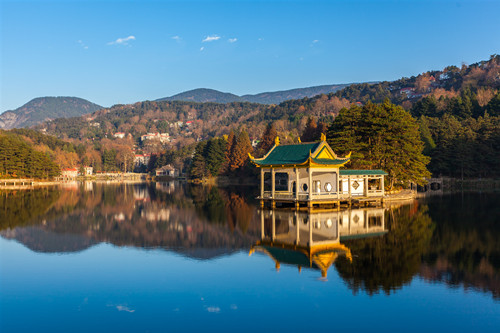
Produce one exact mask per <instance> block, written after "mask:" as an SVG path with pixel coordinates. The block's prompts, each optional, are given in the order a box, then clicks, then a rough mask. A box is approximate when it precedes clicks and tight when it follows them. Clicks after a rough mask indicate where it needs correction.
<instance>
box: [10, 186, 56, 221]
mask: <svg viewBox="0 0 500 333" xmlns="http://www.w3.org/2000/svg"><path fill="white" fill-rule="evenodd" d="M60 195H61V191H60V190H58V189H57V188H54V187H46V188H41V189H36V190H25V191H0V230H4V229H13V228H15V227H19V226H27V225H31V224H36V223H38V220H37V217H39V216H41V215H43V214H45V213H46V212H47V210H48V209H49V208H50V207H52V206H53V205H54V204H55V203H56V202H57V201H58V199H59V197H60Z"/></svg>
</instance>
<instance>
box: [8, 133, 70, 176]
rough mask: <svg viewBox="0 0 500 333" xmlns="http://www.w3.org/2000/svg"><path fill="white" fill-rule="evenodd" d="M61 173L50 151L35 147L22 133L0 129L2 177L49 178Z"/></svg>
mask: <svg viewBox="0 0 500 333" xmlns="http://www.w3.org/2000/svg"><path fill="white" fill-rule="evenodd" d="M59 173H60V170H59V165H57V164H56V163H55V162H54V161H53V156H51V154H50V153H49V152H43V151H40V150H37V149H35V148H34V147H33V145H32V144H30V143H29V142H27V141H26V139H25V138H24V137H23V136H21V135H17V134H15V133H9V132H4V131H0V178H12V177H14V178H37V179H49V178H52V177H56V176H58V175H59Z"/></svg>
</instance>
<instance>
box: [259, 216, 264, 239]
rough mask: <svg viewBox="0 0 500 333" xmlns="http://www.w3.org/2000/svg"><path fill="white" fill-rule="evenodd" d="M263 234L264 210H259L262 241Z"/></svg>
mask: <svg viewBox="0 0 500 333" xmlns="http://www.w3.org/2000/svg"><path fill="white" fill-rule="evenodd" d="M264 237H265V233H264V210H263V209H261V210H260V238H261V239H264Z"/></svg>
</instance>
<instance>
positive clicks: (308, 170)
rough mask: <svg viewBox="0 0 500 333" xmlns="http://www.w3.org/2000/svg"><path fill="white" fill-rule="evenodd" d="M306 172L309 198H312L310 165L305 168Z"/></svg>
mask: <svg viewBox="0 0 500 333" xmlns="http://www.w3.org/2000/svg"><path fill="white" fill-rule="evenodd" d="M307 173H308V175H309V185H308V190H309V200H311V199H312V170H311V167H310V166H309V168H307Z"/></svg>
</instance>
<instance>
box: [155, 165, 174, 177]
mask: <svg viewBox="0 0 500 333" xmlns="http://www.w3.org/2000/svg"><path fill="white" fill-rule="evenodd" d="M156 176H167V177H177V176H179V172H178V171H177V169H175V168H174V167H173V166H172V165H170V164H167V165H164V166H162V167H161V168H158V169H156Z"/></svg>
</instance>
